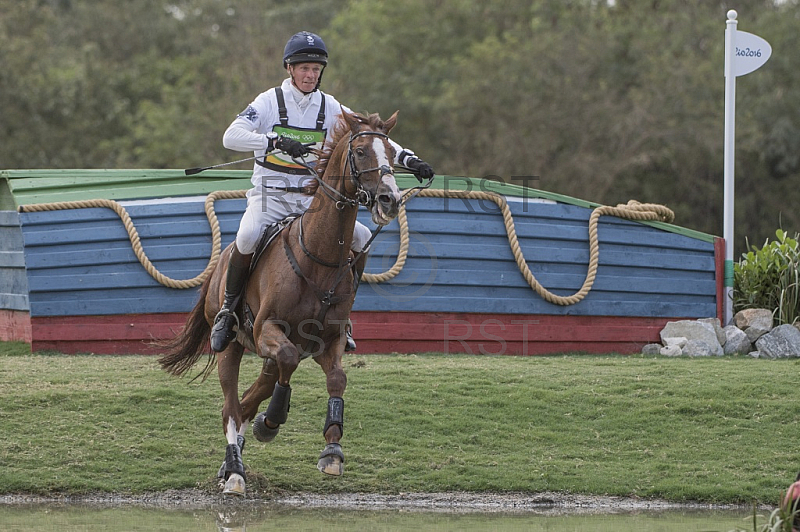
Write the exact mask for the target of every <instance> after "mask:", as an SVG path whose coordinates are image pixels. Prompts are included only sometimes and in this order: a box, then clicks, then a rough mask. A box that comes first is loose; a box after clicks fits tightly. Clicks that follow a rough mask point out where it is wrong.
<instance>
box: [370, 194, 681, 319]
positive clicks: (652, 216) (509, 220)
mask: <svg viewBox="0 0 800 532" xmlns="http://www.w3.org/2000/svg"><path fill="white" fill-rule="evenodd" d="M418 195H419V196H423V197H430V198H464V199H478V200H489V201H493V202H494V203H495V204H496V205H497V206H498V207H500V209H501V210H502V213H503V221H504V223H505V226H506V234H507V236H508V243H509V244H510V245H511V251H512V252H513V253H514V260H516V262H517V266H518V267H519V270H520V272H521V273H522V276H523V277H524V278H525V281H526V282H527V283H528V285H529V286H530V287H531V288H532V289H533V290H534V291H535V292H536V293H537V294H539V296H541V297H542V298H543V299H544V300H545V301H548V302H550V303H553V304H556V305H574V304H575V303H577V302H579V301H581V300H582V299H583V298H585V297H586V295H587V294H588V293H589V291H590V290H591V289H592V285H593V284H594V281H595V277H596V276H597V265H598V262H599V260H600V244H599V242H598V237H597V223H598V220H599V219H600V216H603V215H611V216H617V217H619V218H625V219H628V220H635V221H651V222H654V221H660V222H667V223H671V222H672V221H673V220H674V219H675V213H673V212H672V211H671V210H670V209H668V208H667V207H665V206H663V205H656V204H653V203H639V202H638V201H635V200H631V201H629V202H628V203H627V204H625V205H621V204H620V205H617V206H616V207H611V206H608V205H604V206H600V207H597V208H595V209H594V210H593V211H592V214H591V216H590V217H589V267H588V270H587V272H586V278H585V279H584V281H583V286H581V288H580V289H579V290H578V291H577V292H575V293H574V294H572V295H571V296H559V295H556V294H554V293H552V292H550V291H549V290H547V289H546V288H544V287H543V286H542V285H541V284H540V283H539V281H537V280H536V277H534V275H533V273H531V270H530V268H528V264H527V262H526V261H525V256H524V255H523V254H522V250H521V249H520V247H519V242H518V240H517V231H516V229H515V228H514V219H513V217H512V216H511V209H509V208H508V202H506V199H505V197H503V196H501V195H500V194H496V193H494V192H477V191H469V192H468V191H456V190H432V189H425V190H421V191H420V192H419V194H418ZM397 218H398V222H399V223H400V251H399V253H398V255H397V261H396V262H395V264H394V266H392V267H391V268H390V269H389V270H387V271H386V272H384V273H381V274H377V275H373V274H369V273H365V274H363V275H362V278H363V279H364V280H366V281H368V282H370V283H380V282H385V281H388V280H389V279H391V278H393V277H394V276H396V275H397V274H398V273H400V271H401V270H402V269H403V266H404V265H405V262H406V257H407V255H408V245H409V238H408V220H407V217H406V212H405V205H403V206H401V207H400V213H399V214H398V217H397Z"/></svg>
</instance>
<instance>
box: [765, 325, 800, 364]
mask: <svg viewBox="0 0 800 532" xmlns="http://www.w3.org/2000/svg"><path fill="white" fill-rule="evenodd" d="M756 348H757V349H758V353H759V358H761V357H767V358H789V357H793V358H794V357H800V331H798V330H797V328H796V327H794V326H792V325H779V326H778V327H775V328H774V329H772V330H771V331H770V332H768V333H767V334H765V335H764V336H762V337H761V338H759V339H758V340H757V341H756Z"/></svg>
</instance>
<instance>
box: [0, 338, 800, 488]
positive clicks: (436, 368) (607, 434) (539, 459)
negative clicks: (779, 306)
mask: <svg viewBox="0 0 800 532" xmlns="http://www.w3.org/2000/svg"><path fill="white" fill-rule="evenodd" d="M344 366H345V370H346V371H347V375H348V387H347V392H346V394H345V396H344V398H345V427H344V438H343V439H342V446H343V450H344V452H345V456H346V463H345V474H344V476H343V477H341V478H333V477H326V476H323V475H322V474H320V473H319V472H318V471H317V470H316V461H317V457H318V455H319V452H320V451H321V450H322V448H323V446H324V440H323V438H322V426H323V423H324V419H325V411H326V407H327V394H326V391H325V380H324V375H323V373H322V371H321V370H320V369H319V367H318V366H317V365H316V364H315V363H314V362H313V361H311V360H308V361H305V362H304V363H303V364H301V365H300V368H299V369H298V371H297V372H296V373H295V375H294V377H293V379H292V387H293V393H292V403H291V411H290V413H289V421H288V422H287V423H286V425H284V426H283V427H282V429H281V433H280V435H279V436H278V437H277V438H276V440H275V441H273V442H272V443H269V444H263V443H260V442H257V441H256V440H255V438H253V437H252V436H251V437H248V440H247V446H246V448H245V452H244V459H245V464H246V466H247V468H248V480H249V485H248V489H249V491H250V492H251V493H254V492H255V493H263V494H265V495H268V494H269V493H276V492H285V491H309V492H317V493H328V492H382V493H398V492H439V491H454V490H458V491H470V492H480V491H492V492H511V491H513V492H542V491H562V492H571V493H582V494H607V495H627V496H637V497H653V498H664V499H668V500H672V501H687V500H696V501H709V502H719V503H727V502H744V503H750V502H753V501H759V502H764V503H767V504H777V503H778V501H779V498H780V496H781V492H782V491H783V490H785V489H786V487H788V485H789V484H790V483H791V481H793V480H794V477H795V475H796V473H797V471H798V470H799V469H800V430H799V429H800V426H798V419H800V400H799V399H798V385H800V379H798V370H799V369H800V361H798V360H774V361H769V360H756V359H751V358H749V357H736V358H732V357H722V358H706V359H689V358H664V357H644V356H617V355H609V356H589V355H564V356H548V357H526V358H522V357H502V356H470V355H441V354H424V355H397V354H393V355H345V358H344ZM260 367H261V361H260V360H259V359H258V358H257V357H256V356H255V355H247V356H246V357H245V361H244V362H243V364H242V373H241V375H242V382H241V390H242V391H243V390H244V389H245V386H247V385H249V383H250V382H252V380H253V379H254V378H255V376H256V375H257V374H258V372H259V370H260ZM201 368H202V363H201V364H198V366H197V367H196V370H197V372H199V370H200V369H201ZM193 375H194V374H193ZM189 380H190V379H189V378H183V379H177V378H174V377H171V376H169V375H167V374H165V373H164V372H162V371H161V370H160V369H159V367H158V364H157V362H156V359H155V358H154V357H146V356H99V355H61V354H50V353H38V354H33V355H31V354H29V353H28V346H27V345H25V344H20V343H12V342H7V343H2V342H0V493H23V492H24V493H37V494H52V493H71V494H79V493H87V492H98V491H99V492H133V493H136V492H143V491H154V490H165V489H170V488H192V487H201V488H207V489H215V482H214V481H213V477H214V476H215V474H216V471H217V468H218V467H219V466H220V464H221V463H222V460H223V458H224V451H225V440H224V437H223V434H222V420H221V416H220V411H221V407H222V399H221V392H220V388H219V384H218V382H217V381H216V377H215V376H212V378H210V379H209V380H208V381H206V382H204V383H201V382H199V381H196V382H194V383H190V382H189ZM263 408H266V404H264V405H263Z"/></svg>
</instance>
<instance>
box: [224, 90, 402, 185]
mask: <svg viewBox="0 0 800 532" xmlns="http://www.w3.org/2000/svg"><path fill="white" fill-rule="evenodd" d="M281 89H282V90H283V94H284V103H285V105H286V113H287V115H288V119H289V120H288V122H289V125H290V126H292V127H299V128H309V129H313V128H315V127H316V125H317V116H318V115H319V108H320V102H321V100H322V94H321V91H319V90H316V91H314V92H312V93H309V94H303V93H302V92H301V91H300V90H298V89H297V87H295V86H294V85H293V84H292V81H291V79H288V78H287V79H285V80H284V81H283V83H282V84H281ZM344 110H345V111H347V112H352V111H350V109H349V108H347V107H344ZM341 114H342V105H341V104H340V103H339V102H338V100H336V98H334V97H333V96H331V95H330V94H325V122H324V124H323V128H324V129H326V130H327V137H326V138H327V140H330V139H331V135H332V133H333V126H334V124H336V123H337V122H338V121H339V116H340V115H341ZM279 125H280V115H279V113H278V99H277V96H276V95H275V89H274V88H273V89H269V90H268V91H266V92H262V93H261V94H259V95H258V96H257V97H256V98H255V100H253V101H252V102H251V103H250V105H248V106H247V108H246V109H245V110H244V111H242V112H241V113H240V114H239V115H238V116H237V117H236V119H235V120H234V121H233V122H232V123H231V125H230V126H228V129H227V130H226V131H225V134H224V135H223V137H222V144H223V146H225V147H226V148H228V149H231V150H236V151H251V150H252V151H253V155H255V156H257V157H260V156H263V155H264V154H265V153H266V149H267V145H268V143H269V139H267V137H266V134H267V133H268V132H270V131H272V129H273V127H275V126H279ZM390 142H392V144H393V146H394V148H395V150H396V154H397V155H396V157H397V158H396V160H395V162H404V161H399V158H400V157H401V153H402V154H403V155H402V157H403V158H405V157H407V156H413V152H411V151H409V150H405V151H404V150H403V148H402V147H401V146H400V145H398V144H397V143H396V142H394V141H390ZM262 160H263V159H262ZM308 179H309V176H308V175H294V174H287V173H283V172H280V171H277V170H273V169H270V168H264V167H263V166H261V165H259V164H254V165H253V177H252V179H251V182H252V183H253V186H262V184H263V185H264V186H278V187H284V186H302V184H303V183H305V182H306V181H307V180H308Z"/></svg>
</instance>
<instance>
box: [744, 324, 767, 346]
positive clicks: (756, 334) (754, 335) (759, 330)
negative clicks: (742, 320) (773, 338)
mask: <svg viewBox="0 0 800 532" xmlns="http://www.w3.org/2000/svg"><path fill="white" fill-rule="evenodd" d="M771 330H772V326H771V325H770V327H769V328H768V329H766V328H764V327H760V326H758V325H752V326H750V327H748V328H747V329H745V331H744V333H745V334H746V335H747V339H748V340H750V343H753V344H754V343H756V340H758V339H759V338H761V337H762V336H764V335H765V334H767V333H768V332H770V331H771Z"/></svg>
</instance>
